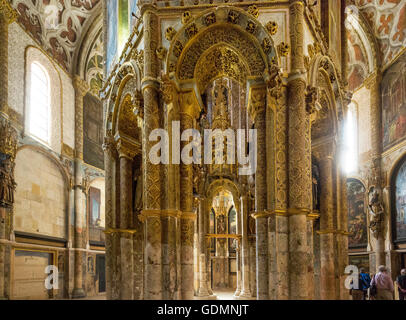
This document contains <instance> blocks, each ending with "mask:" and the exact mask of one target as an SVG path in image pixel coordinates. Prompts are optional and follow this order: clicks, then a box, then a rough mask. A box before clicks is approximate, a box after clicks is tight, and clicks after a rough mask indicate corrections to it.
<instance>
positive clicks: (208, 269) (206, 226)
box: [204, 199, 213, 295]
mask: <svg viewBox="0 0 406 320" xmlns="http://www.w3.org/2000/svg"><path fill="white" fill-rule="evenodd" d="M206 201H208V200H207V199H206ZM206 210H207V217H206V219H205V220H204V230H205V232H206V234H209V233H210V219H209V218H210V215H209V213H210V210H211V204H210V203H208V202H206ZM210 241H211V240H210V239H206V273H207V291H208V292H209V295H213V290H212V288H211V251H210Z"/></svg>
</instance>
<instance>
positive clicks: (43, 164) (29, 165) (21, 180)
mask: <svg viewBox="0 0 406 320" xmlns="http://www.w3.org/2000/svg"><path fill="white" fill-rule="evenodd" d="M15 179H16V183H17V189H16V193H15V209H14V214H15V215H14V228H15V230H16V231H23V232H28V233H34V234H41V235H47V236H52V237H57V238H66V237H67V234H66V225H67V223H66V222H67V212H66V211H67V210H66V209H67V200H66V193H67V188H66V185H65V181H64V178H63V176H62V174H61V171H60V169H59V168H58V167H57V166H56V165H55V163H54V162H53V161H51V160H50V159H49V158H48V157H47V156H45V155H43V154H41V153H39V152H37V151H34V150H32V149H30V148H24V149H22V150H20V151H19V152H18V153H17V158H16V168H15Z"/></svg>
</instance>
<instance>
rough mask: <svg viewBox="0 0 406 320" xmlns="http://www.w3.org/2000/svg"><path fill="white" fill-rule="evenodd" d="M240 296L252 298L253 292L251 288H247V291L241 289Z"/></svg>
mask: <svg viewBox="0 0 406 320" xmlns="http://www.w3.org/2000/svg"><path fill="white" fill-rule="evenodd" d="M240 297H241V298H252V293H251V291H250V290H245V291H244V290H243V291H241V294H240Z"/></svg>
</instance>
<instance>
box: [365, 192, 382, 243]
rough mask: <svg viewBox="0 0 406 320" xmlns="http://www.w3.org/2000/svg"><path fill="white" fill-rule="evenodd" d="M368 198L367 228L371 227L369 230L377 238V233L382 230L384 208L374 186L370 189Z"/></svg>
mask: <svg viewBox="0 0 406 320" xmlns="http://www.w3.org/2000/svg"><path fill="white" fill-rule="evenodd" d="M368 198H369V201H368V202H369V203H368V208H369V214H370V223H369V228H370V229H371V232H372V234H373V235H374V237H375V238H378V236H379V234H380V233H381V231H382V230H381V229H382V221H383V215H384V209H383V206H382V202H381V200H380V197H379V193H378V190H376V189H375V188H374V187H372V188H371V189H370V191H369V194H368Z"/></svg>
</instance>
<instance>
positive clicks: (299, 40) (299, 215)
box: [288, 0, 312, 300]
mask: <svg viewBox="0 0 406 320" xmlns="http://www.w3.org/2000/svg"><path fill="white" fill-rule="evenodd" d="M289 9H290V39H291V73H290V74H289V79H288V114H289V121H288V123H289V129H288V130H289V139H288V141H289V151H288V156H289V163H288V170H289V171H288V172H289V195H288V199H289V200H288V203H289V209H288V215H289V298H290V299H296V300H297V299H307V298H308V295H307V260H308V259H307V252H308V249H307V238H306V237H307V224H306V216H307V215H308V214H309V213H310V212H311V209H312V208H311V206H312V197H311V190H312V182H311V150H310V148H311V141H310V117H309V114H308V113H307V111H306V104H305V88H306V81H305V76H304V73H305V67H304V53H303V46H304V2H303V1H299V0H290V8H289Z"/></svg>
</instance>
